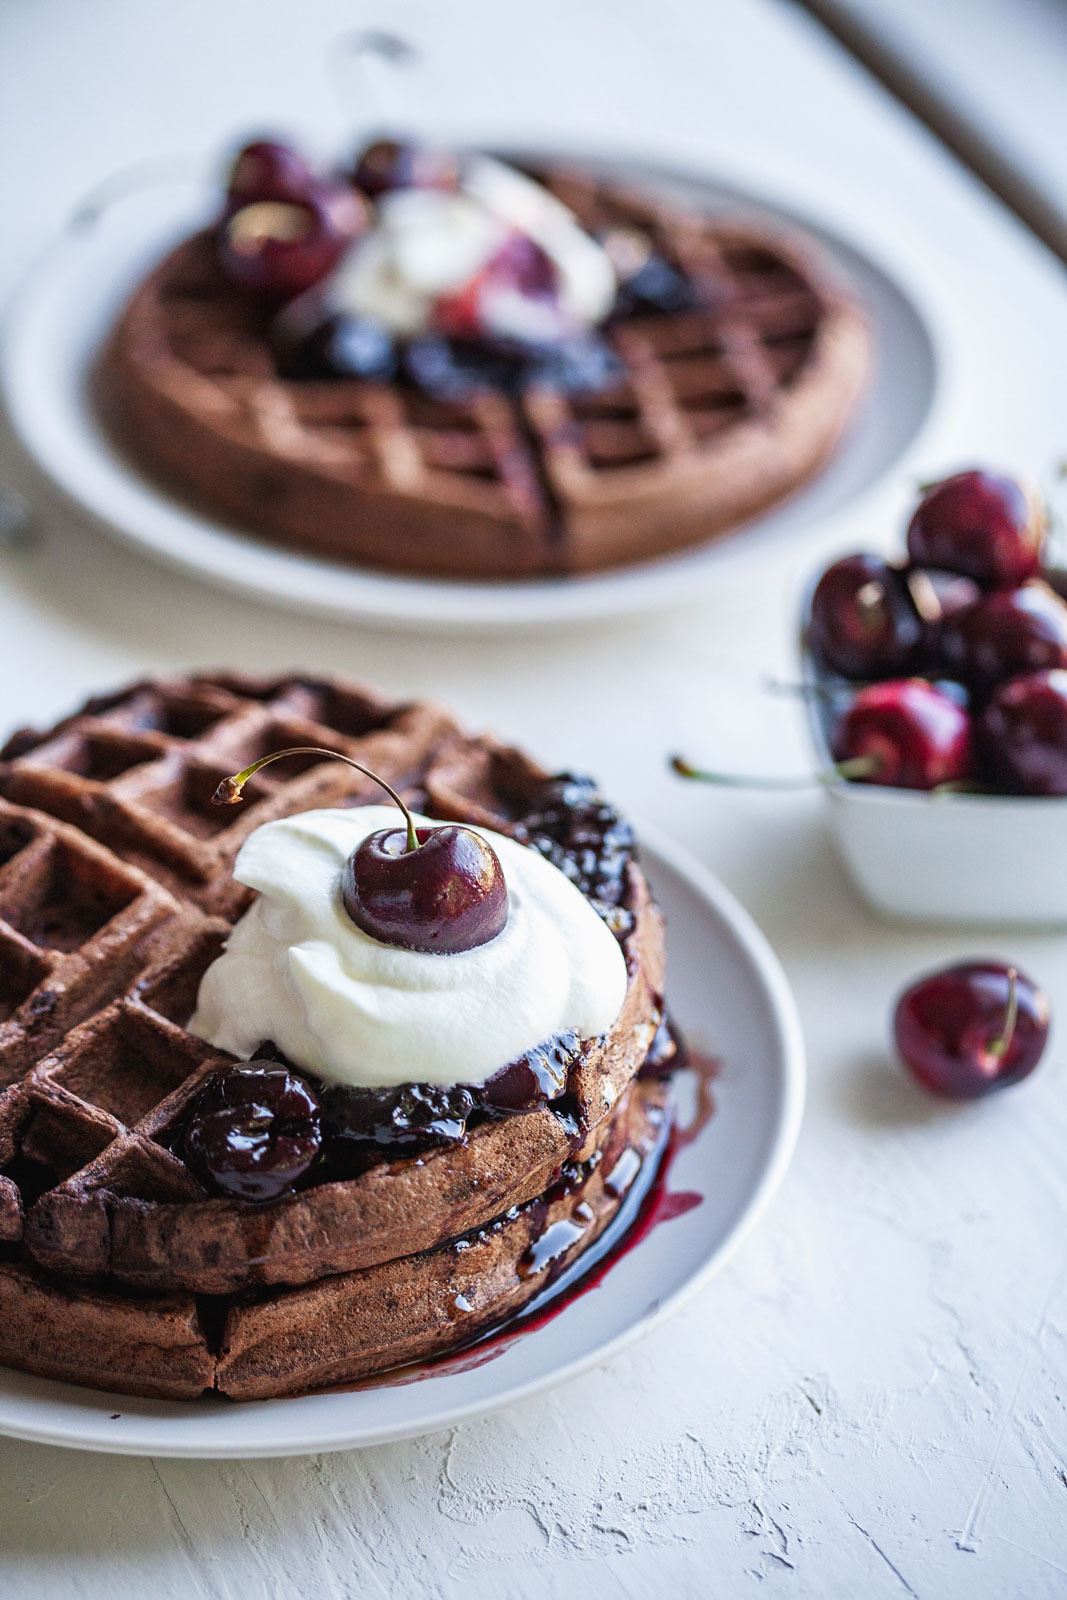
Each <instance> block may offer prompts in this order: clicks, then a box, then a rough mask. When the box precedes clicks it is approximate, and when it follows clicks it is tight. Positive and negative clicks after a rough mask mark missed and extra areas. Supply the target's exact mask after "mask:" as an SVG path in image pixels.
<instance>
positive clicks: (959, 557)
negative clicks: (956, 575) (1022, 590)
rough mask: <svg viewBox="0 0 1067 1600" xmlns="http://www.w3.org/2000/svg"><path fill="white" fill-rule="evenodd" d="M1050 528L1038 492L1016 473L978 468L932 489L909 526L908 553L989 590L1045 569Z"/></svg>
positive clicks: (1010, 585) (923, 563)
mask: <svg viewBox="0 0 1067 1600" xmlns="http://www.w3.org/2000/svg"><path fill="white" fill-rule="evenodd" d="M1047 529H1048V518H1047V516H1046V513H1045V508H1044V506H1043V505H1042V504H1041V502H1040V500H1039V499H1038V497H1037V496H1036V495H1034V494H1033V493H1032V492H1031V491H1029V490H1028V489H1026V488H1024V487H1023V485H1022V484H1020V483H1017V482H1016V480H1015V479H1014V478H1008V477H1005V476H1003V475H1002V474H1000V473H995V472H982V471H978V470H977V469H973V470H970V471H967V472H957V473H955V474H954V475H953V476H952V477H950V478H944V479H942V480H941V482H940V483H935V484H931V485H930V486H929V488H927V490H926V492H925V493H924V495H923V497H922V499H921V500H920V502H919V504H918V506H917V507H916V510H915V513H914V515H913V517H912V519H911V523H910V525H909V527H908V555H909V556H910V557H911V560H912V561H913V562H915V563H916V564H917V565H919V566H926V567H943V568H945V569H946V570H947V571H949V572H960V573H963V574H964V576H965V577H968V578H973V579H974V581H975V582H976V583H979V584H981V585H982V587H983V588H985V589H1014V588H1017V587H1018V585H1019V584H1021V583H1025V581H1026V580H1027V578H1032V577H1034V576H1035V575H1036V574H1037V572H1038V571H1039V570H1040V567H1041V558H1042V554H1043V552H1044V547H1045V535H1046V532H1047Z"/></svg>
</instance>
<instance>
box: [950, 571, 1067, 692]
mask: <svg viewBox="0 0 1067 1600" xmlns="http://www.w3.org/2000/svg"><path fill="white" fill-rule="evenodd" d="M939 641H940V657H941V667H942V669H943V670H944V671H945V673H946V674H947V675H949V676H950V677H954V678H959V679H960V681H961V682H963V683H966V684H969V685H970V686H971V687H972V688H974V689H976V690H978V691H979V692H980V693H983V692H988V691H989V690H991V689H992V688H994V687H995V686H996V685H997V684H998V683H1003V682H1004V681H1005V680H1006V679H1008V678H1014V677H1018V676H1020V675H1021V674H1023V673H1030V672H1044V671H1049V670H1052V669H1054V668H1059V667H1067V604H1065V603H1064V601H1062V600H1061V599H1060V597H1059V595H1057V594H1054V593H1053V591H1052V590H1051V589H1050V588H1049V587H1048V585H1047V584H1045V583H1041V582H1037V581H1031V582H1029V583H1025V584H1023V585H1022V586H1021V587H1020V588H1018V589H1000V590H997V591H996V592H994V593H993V594H987V595H985V596H984V597H983V599H982V600H980V601H979V602H978V604H977V605H974V606H970V607H968V608H967V609H966V610H964V611H961V612H958V613H957V614H956V615H954V616H951V617H949V618H947V619H946V621H945V622H944V623H943V624H942V627H941V629H940V633H939Z"/></svg>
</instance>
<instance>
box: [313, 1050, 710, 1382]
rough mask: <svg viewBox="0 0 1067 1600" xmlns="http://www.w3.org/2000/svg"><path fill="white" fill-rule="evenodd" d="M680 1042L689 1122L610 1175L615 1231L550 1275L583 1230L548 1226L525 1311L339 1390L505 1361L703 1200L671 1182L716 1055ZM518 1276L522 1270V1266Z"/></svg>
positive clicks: (673, 1124)
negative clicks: (615, 1195)
mask: <svg viewBox="0 0 1067 1600" xmlns="http://www.w3.org/2000/svg"><path fill="white" fill-rule="evenodd" d="M677 1043H678V1055H677V1058H676V1059H677V1061H678V1065H677V1067H676V1069H675V1072H676V1074H677V1075H678V1076H681V1075H682V1074H687V1075H689V1077H690V1079H691V1080H692V1083H693V1087H694V1090H695V1107H694V1111H693V1115H692V1117H691V1118H689V1119H688V1120H687V1121H686V1122H685V1123H684V1124H682V1123H679V1122H677V1121H675V1120H674V1119H673V1118H672V1117H671V1116H669V1115H668V1116H667V1117H665V1118H664V1124H663V1129H662V1132H661V1135H660V1138H659V1139H658V1140H657V1142H656V1144H655V1145H654V1147H653V1148H652V1150H650V1151H649V1153H648V1155H647V1156H645V1158H644V1159H643V1160H642V1159H641V1158H640V1156H638V1155H637V1152H636V1151H634V1150H632V1149H628V1150H625V1151H623V1152H622V1154H621V1155H620V1156H619V1158H618V1160H617V1161H616V1163H615V1165H614V1167H613V1168H612V1171H611V1173H610V1174H609V1179H608V1182H609V1184H610V1183H611V1180H612V1179H615V1180H616V1182H617V1183H618V1185H619V1189H620V1190H622V1191H624V1193H625V1198H624V1200H623V1202H622V1205H621V1206H620V1207H619V1210H618V1212H617V1214H616V1216H615V1217H614V1219H613V1220H612V1222H611V1223H610V1225H609V1226H608V1227H607V1228H605V1230H604V1232H603V1234H601V1236H600V1238H599V1239H598V1240H596V1242H595V1243H594V1244H593V1245H591V1246H590V1248H589V1250H588V1251H587V1252H585V1253H584V1254H583V1255H581V1256H579V1258H578V1259H577V1260H576V1261H574V1262H572V1263H571V1264H570V1266H568V1267H565V1268H564V1269H563V1270H562V1271H559V1270H557V1272H556V1273H555V1275H552V1272H551V1268H552V1263H553V1262H554V1261H558V1260H559V1259H560V1258H561V1257H562V1256H563V1255H564V1254H565V1252H566V1251H567V1250H568V1249H570V1247H571V1245H572V1244H574V1243H576V1242H577V1240H578V1239H579V1238H580V1237H581V1234H582V1232H583V1231H584V1230H583V1229H582V1228H581V1227H579V1226H578V1225H577V1224H576V1223H574V1222H571V1221H570V1220H569V1219H563V1220H561V1221H559V1222H554V1223H551V1224H549V1226H548V1227H547V1228H546V1229H545V1231H544V1232H543V1233H542V1234H541V1235H540V1236H539V1238H537V1239H536V1240H535V1241H534V1242H533V1244H531V1245H530V1246H529V1248H528V1249H527V1251H526V1254H525V1256H524V1258H523V1261H524V1262H525V1263H527V1265H526V1270H525V1273H524V1275H525V1276H531V1275H532V1274H533V1273H535V1272H538V1271H541V1270H543V1269H546V1268H547V1269H548V1271H549V1274H550V1276H549V1279H548V1282H547V1283H546V1284H545V1287H544V1288H543V1289H542V1290H541V1292H540V1293H539V1294H538V1295H536V1296H535V1297H534V1299H533V1300H532V1301H530V1302H529V1303H528V1304H527V1305H526V1306H525V1307H524V1308H523V1309H522V1310H521V1311H519V1312H517V1313H516V1314H515V1315H514V1316H513V1317H510V1318H508V1319H507V1320H506V1321H504V1322H502V1323H498V1324H496V1325H495V1326H494V1327H492V1328H489V1329H487V1330H486V1331H485V1332H483V1333H480V1334H476V1335H475V1336H474V1338H473V1339H471V1340H470V1341H469V1342H468V1343H466V1344H463V1345H460V1346H459V1348H458V1349H457V1348H456V1347H455V1346H453V1348H452V1349H451V1350H447V1351H444V1352H442V1354H441V1355H439V1356H430V1357H427V1358H426V1359H425V1360H423V1361H412V1362H408V1363H406V1364H405V1365H403V1366H399V1367H393V1368H391V1369H390V1370H389V1371H388V1372H381V1373H374V1374H372V1375H371V1376H370V1377H367V1378H363V1379H361V1380H359V1381H358V1382H356V1383H350V1384H341V1385H338V1386H337V1388H338V1389H339V1390H340V1391H342V1392H345V1391H351V1390H359V1389H377V1388H393V1387H399V1386H401V1385H403V1384H409V1383H418V1382H420V1381H421V1380H422V1379H423V1378H432V1377H441V1376H450V1375H452V1374H458V1373H463V1372H473V1371H475V1370H476V1369H477V1368H478V1367H482V1366H485V1364H486V1363H487V1362H489V1361H494V1360H495V1359H496V1358H497V1356H500V1355H503V1354H504V1352H505V1351H506V1350H508V1349H510V1348H511V1346H512V1345H513V1344H514V1343H515V1342H516V1340H518V1339H520V1338H522V1337H523V1336H524V1335H525V1334H527V1333H533V1332H535V1331H536V1330H537V1329H538V1328H543V1327H545V1326H546V1324H547V1323H549V1322H552V1321H553V1320H554V1319H555V1318H556V1317H558V1316H559V1314H560V1312H561V1311H564V1310H566V1308H567V1306H569V1305H570V1304H571V1303H572V1302H573V1301H575V1300H577V1299H578V1298H579V1296H581V1295H583V1294H586V1293H587V1292H588V1291H589V1290H590V1289H595V1288H597V1286H598V1285H599V1284H600V1283H602V1282H603V1280H604V1279H605V1278H606V1277H607V1275H608V1273H609V1272H610V1271H611V1269H612V1267H614V1266H615V1264H616V1262H618V1261H619V1260H621V1259H622V1257H623V1256H625V1255H627V1254H628V1253H629V1252H630V1251H631V1250H632V1249H633V1248H634V1246H635V1245H638V1244H640V1243H641V1241H642V1240H643V1239H646V1238H647V1237H648V1235H649V1234H650V1233H652V1232H653V1230H654V1229H656V1228H658V1227H659V1226H660V1224H661V1223H664V1222H672V1221H673V1220H674V1219H675V1218H676V1217H682V1216H685V1214H686V1213H687V1212H689V1211H693V1210H694V1209H695V1208H696V1207H697V1206H699V1205H700V1204H701V1203H702V1202H703V1200H704V1195H703V1194H701V1193H700V1192H699V1191H697V1190H695V1189H682V1190H672V1189H670V1188H669V1187H668V1182H669V1179H670V1173H671V1168H672V1166H673V1163H674V1160H675V1158H676V1157H677V1155H678V1154H679V1153H680V1152H681V1151H682V1150H684V1149H687V1148H688V1146H689V1145H691V1144H692V1143H693V1141H694V1140H695V1139H697V1138H699V1136H700V1134H701V1133H702V1131H703V1130H704V1128H705V1127H706V1126H707V1124H708V1121H709V1120H710V1118H711V1117H712V1115H713V1114H714V1111H715V1101H714V1097H713V1093H712V1084H713V1082H714V1079H715V1078H716V1077H717V1075H718V1072H719V1067H720V1063H719V1061H718V1060H717V1059H716V1058H715V1057H712V1056H707V1055H702V1054H701V1053H700V1052H698V1051H694V1050H690V1049H688V1048H687V1047H686V1046H685V1045H683V1044H682V1042H681V1040H677ZM616 1175H618V1177H617V1178H616ZM559 1229H565V1230H566V1234H567V1236H566V1237H564V1235H563V1234H562V1233H558V1232H557V1230H559ZM520 1272H523V1266H522V1264H521V1263H520ZM459 1309H463V1308H459Z"/></svg>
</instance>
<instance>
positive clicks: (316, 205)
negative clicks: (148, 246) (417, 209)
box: [218, 190, 364, 300]
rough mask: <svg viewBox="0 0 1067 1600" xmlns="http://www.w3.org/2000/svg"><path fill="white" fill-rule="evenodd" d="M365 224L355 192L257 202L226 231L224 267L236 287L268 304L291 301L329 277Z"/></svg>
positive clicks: (244, 209) (230, 222)
mask: <svg viewBox="0 0 1067 1600" xmlns="http://www.w3.org/2000/svg"><path fill="white" fill-rule="evenodd" d="M363 219H364V213H363V212H362V210H361V208H360V203H359V199H358V197H357V196H356V195H354V194H353V193H352V192H351V190H346V191H345V194H344V196H340V195H339V194H338V192H337V191H336V190H323V191H321V192H318V191H317V192H315V193H313V194H311V195H309V196H307V197H306V198H305V199H303V200H300V201H288V200H256V201H253V202H252V204H251V205H247V206H242V207H241V209H240V210H239V211H235V212H234V213H233V215H232V216H230V217H228V218H227V219H226V220H225V221H224V222H223V223H222V225H221V227H220V230H219V242H218V248H219V262H220V265H221V266H222V269H223V271H224V272H225V273H226V276H227V277H228V278H229V279H230V280H231V282H233V283H235V284H237V285H238V286H239V287H240V288H242V289H247V290H250V291H251V292H252V293H254V294H257V295H261V296H263V297H264V298H265V299H271V300H290V299H292V298H293V297H294V296H295V295H298V294H302V293H303V292H304V290H305V289H310V288H311V287H312V285H313V284H316V283H318V282H319V281H320V280H321V279H322V278H324V277H325V276H326V274H327V273H328V272H330V271H331V270H332V269H333V267H334V266H335V265H336V263H337V261H338V260H339V259H340V256H341V254H342V252H343V251H344V250H345V249H347V247H348V245H349V244H351V242H352V240H353V239H354V238H355V237H356V235H357V234H358V233H359V231H360V229H361V227H362V224H363Z"/></svg>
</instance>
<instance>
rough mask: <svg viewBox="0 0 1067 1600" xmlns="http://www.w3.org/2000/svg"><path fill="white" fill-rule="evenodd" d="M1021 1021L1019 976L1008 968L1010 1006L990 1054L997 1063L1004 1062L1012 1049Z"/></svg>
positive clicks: (1013, 969)
mask: <svg viewBox="0 0 1067 1600" xmlns="http://www.w3.org/2000/svg"><path fill="white" fill-rule="evenodd" d="M1018 1020H1019V974H1018V972H1017V971H1016V970H1015V968H1014V967H1009V968H1008V1004H1007V1006H1006V1007H1005V1010H1004V1023H1003V1026H1002V1027H1001V1030H1000V1032H999V1033H998V1034H997V1037H996V1038H995V1039H994V1040H993V1042H992V1044H991V1045H990V1046H989V1054H990V1055H991V1056H992V1057H993V1058H994V1060H996V1061H1003V1059H1004V1057H1005V1056H1006V1055H1007V1053H1008V1051H1009V1050H1010V1049H1011V1041H1012V1040H1013V1039H1014V1037H1015V1024H1016V1023H1017V1022H1018Z"/></svg>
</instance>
